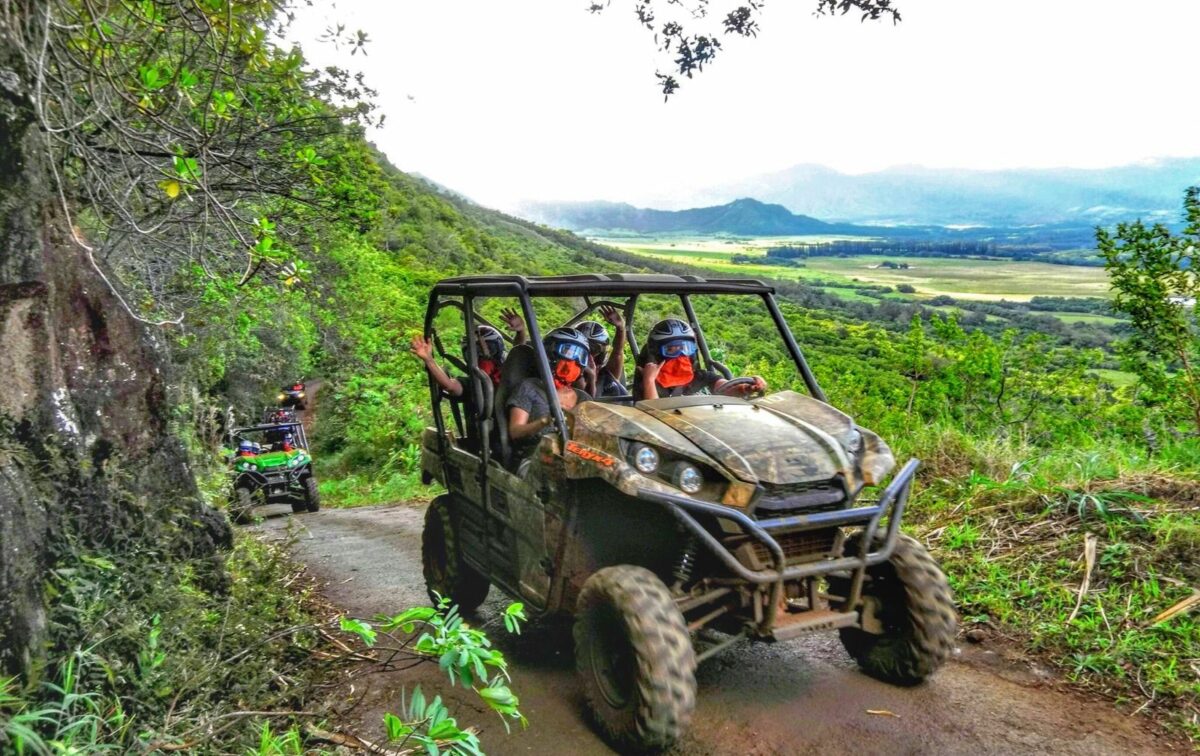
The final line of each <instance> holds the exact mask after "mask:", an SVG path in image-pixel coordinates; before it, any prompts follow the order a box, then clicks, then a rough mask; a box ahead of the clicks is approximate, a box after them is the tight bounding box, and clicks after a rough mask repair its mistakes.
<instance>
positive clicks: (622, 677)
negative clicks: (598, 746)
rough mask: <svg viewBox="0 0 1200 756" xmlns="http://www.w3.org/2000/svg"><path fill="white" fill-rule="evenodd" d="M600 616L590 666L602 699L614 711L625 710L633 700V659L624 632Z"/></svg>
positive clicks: (593, 633) (594, 626)
mask: <svg viewBox="0 0 1200 756" xmlns="http://www.w3.org/2000/svg"><path fill="white" fill-rule="evenodd" d="M605 614H606V613H601V615H600V616H599V617H598V618H597V619H598V621H597V622H594V623H593V624H592V642H591V644H590V646H591V653H590V655H589V656H590V658H589V662H590V664H589V666H590V667H591V670H592V677H593V678H594V679H595V681H596V687H597V688H598V689H599V691H600V695H601V696H603V697H604V700H605V701H607V702H608V705H609V706H612V707H613V708H614V709H624V708H625V707H626V706H627V705H628V704H629V701H630V699H631V698H632V696H633V689H634V684H633V679H634V670H635V664H634V656H633V649H632V648H631V647H630V645H629V640H628V639H627V638H626V637H625V628H624V627H622V625H621V623H620V622H619V621H617V620H616V618H615V617H612V616H604V615H605Z"/></svg>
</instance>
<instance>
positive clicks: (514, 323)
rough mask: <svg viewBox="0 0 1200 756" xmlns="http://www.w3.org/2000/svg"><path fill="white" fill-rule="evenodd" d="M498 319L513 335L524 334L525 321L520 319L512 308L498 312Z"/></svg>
mask: <svg viewBox="0 0 1200 756" xmlns="http://www.w3.org/2000/svg"><path fill="white" fill-rule="evenodd" d="M500 319H501V320H503V321H504V324H505V325H506V326H508V327H509V328H510V329H511V330H512V331H513V333H524V332H525V319H524V318H522V317H521V314H520V313H518V312H517V311H516V310H514V309H513V308H511V307H509V308H506V309H503V310H501V311H500Z"/></svg>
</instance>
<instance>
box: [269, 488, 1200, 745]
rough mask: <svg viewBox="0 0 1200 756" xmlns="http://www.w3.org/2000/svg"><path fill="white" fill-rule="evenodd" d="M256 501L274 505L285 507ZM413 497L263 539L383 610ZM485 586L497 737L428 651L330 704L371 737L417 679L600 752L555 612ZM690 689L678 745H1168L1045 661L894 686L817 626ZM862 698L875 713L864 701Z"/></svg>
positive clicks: (407, 540) (722, 665) (403, 593)
mask: <svg viewBox="0 0 1200 756" xmlns="http://www.w3.org/2000/svg"><path fill="white" fill-rule="evenodd" d="M272 511H274V512H278V513H280V514H281V515H282V513H283V512H284V511H286V508H274V510H267V511H265V512H264V514H271V513H272ZM423 515H424V509H423V508H421V507H412V506H406V505H391V506H384V507H370V508H361V509H342V510H325V511H321V512H318V513H315V514H307V515H301V516H297V517H289V516H276V517H269V518H268V519H267V520H266V521H265V522H264V523H263V524H262V525H259V526H257V529H258V530H259V531H260V532H261V533H262V535H263V536H264V537H266V538H271V539H282V538H286V537H287V534H288V531H289V529H291V530H292V531H293V532H294V535H295V538H296V541H295V546H294V554H295V557H296V558H297V560H298V561H300V562H302V563H304V564H306V565H307V566H308V569H309V571H310V572H311V574H312V575H314V576H315V577H316V578H317V579H318V581H319V582H320V583H321V584H322V590H323V592H324V594H325V596H326V598H327V599H328V600H329V601H330V602H331V603H333V604H334V605H335V606H338V607H342V608H344V609H345V610H346V611H347V612H348V613H351V614H353V615H355V616H361V617H371V616H373V615H375V614H377V613H381V612H388V613H394V612H397V611H399V610H401V609H403V608H405V607H408V606H411V605H416V604H424V603H425V602H426V601H427V598H426V595H425V588H424V584H423V581H422V578H421V554H420V552H421V524H422V518H423ZM505 603H506V599H505V598H504V597H503V596H501V595H498V592H497V591H495V590H494V589H493V593H492V595H491V596H490V597H489V599H488V601H487V603H486V604H485V605H484V606H483V608H482V609H481V611H480V616H479V618H478V620H477V621H478V623H479V624H481V625H483V626H485V627H486V628H487V629H488V630H489V632H490V634H491V636H492V637H493V639H495V640H496V641H497V645H498V646H499V647H500V648H501V649H502V650H503V651H504V652H505V654H506V655H507V656H508V658H509V661H510V664H511V667H512V674H513V689H514V690H515V691H516V692H517V693H518V694H519V695H520V697H521V704H522V705H521V708H522V710H523V711H524V712H525V714H526V715H527V716H528V718H529V722H530V726H529V729H527V730H525V731H514V732H513V733H512V734H511V735H506V734H505V732H504V728H503V727H502V726H501V725H500V724H499V723H498V721H497V719H496V718H495V716H494V715H492V714H490V713H488V712H485V711H484V710H483V709H482V707H480V706H479V705H478V704H477V703H476V702H475V701H474V700H473V697H472V694H464V693H463V691H462V690H461V689H451V688H450V686H449V685H448V683H447V682H446V680H445V678H444V677H442V676H441V674H440V672H439V671H438V670H437V668H436V667H435V666H434V665H424V666H423V667H421V668H419V669H418V670H416V671H415V672H408V673H405V674H404V675H403V676H400V675H363V676H360V677H358V678H357V679H356V680H355V681H354V683H353V685H354V687H353V691H352V693H351V692H350V690H349V687H348V688H347V692H346V696H347V697H353V698H354V699H355V705H354V706H353V708H351V707H350V706H349V705H348V704H347V705H346V709H347V711H348V712H349V713H348V714H347V716H348V717H350V719H351V720H352V723H353V720H358V723H357V726H358V727H359V728H360V729H359V730H357V731H358V732H359V733H360V734H362V735H364V736H366V735H375V734H378V732H379V728H380V726H379V722H380V721H381V717H382V715H383V712H384V711H386V710H393V711H394V710H396V709H398V707H399V701H400V693H401V689H402V688H406V689H408V690H411V689H412V687H413V686H414V685H416V684H420V685H421V686H422V688H423V690H425V691H426V692H430V691H437V692H439V693H441V694H442V696H443V697H444V698H446V699H448V704H449V706H450V708H451V709H452V711H454V712H455V714H456V715H457V716H458V718H459V722H460V724H474V725H477V726H479V727H480V728H481V729H482V730H483V732H482V734H481V737H482V740H483V742H484V745H485V748H486V750H487V752H488V753H490V754H517V753H521V754H572V756H590V755H591V754H608V753H612V751H611V750H610V749H609V748H608V747H607V746H606V745H605V744H604V742H603V741H601V740H600V739H599V737H598V736H597V735H596V734H595V733H594V731H593V729H592V728H591V727H590V726H589V724H588V722H587V720H586V717H585V716H584V714H583V701H582V697H581V696H580V693H579V691H578V689H577V687H576V684H575V679H574V667H573V662H572V656H571V640H570V628H569V626H567V625H565V624H563V623H561V622H550V621H541V622H535V623H532V624H531V625H530V626H529V627H528V628H527V629H526V631H525V632H524V634H522V635H521V636H520V637H512V636H506V634H505V633H504V629H503V625H502V624H501V622H500V620H499V610H500V609H501V608H502V607H503V606H504V605H505ZM698 678H699V685H700V690H699V703H698V706H697V709H696V715H695V719H694V723H693V726H692V731H691V733H690V734H689V735H688V737H687V738H686V739H685V740H684V741H683V742H682V743H681V744H680V745H679V746H678V747H677V749H676V751H677V752H678V753H685V754H713V755H715V754H763V755H765V754H797V753H804V752H810V751H812V752H818V751H819V752H821V753H829V754H842V753H845V754H856V755H857V756H862V755H864V754H889V755H893V756H894V755H896V754H917V753H920V754H1051V753H1053V754H1080V755H1082V754H1088V755H1092V754H1151V753H1163V752H1166V751H1171V750H1175V749H1179V750H1182V749H1183V747H1184V746H1183V745H1182V744H1181V743H1178V742H1176V741H1173V740H1170V739H1167V738H1165V737H1163V736H1162V735H1159V734H1156V733H1154V732H1152V731H1151V729H1150V727H1149V725H1148V723H1147V722H1146V721H1145V720H1143V719H1140V718H1131V717H1129V716H1126V715H1124V714H1121V713H1119V712H1117V711H1116V710H1115V709H1114V708H1113V707H1112V706H1111V705H1110V704H1107V703H1104V702H1097V701H1089V700H1086V699H1083V698H1080V697H1078V696H1076V695H1074V694H1072V693H1070V692H1064V691H1062V690H1059V689H1057V688H1056V687H1055V686H1054V685H1053V683H1052V680H1051V677H1050V675H1049V673H1047V672H1045V671H1039V670H1037V669H1036V668H1032V667H1030V666H1029V665H1027V664H1021V663H1014V662H1010V661H1005V660H1003V659H1001V658H999V656H998V655H997V654H995V653H994V652H991V651H988V650H987V644H985V645H984V647H983V649H982V650H981V649H980V648H978V647H972V648H969V649H964V652H963V653H962V654H960V655H959V656H958V658H956V659H955V660H954V661H953V662H951V663H950V664H948V665H947V666H946V667H945V668H943V669H942V670H941V671H940V672H939V673H938V674H937V675H936V676H935V677H934V678H933V679H931V680H930V681H929V682H928V683H926V684H925V685H922V686H919V687H917V688H908V689H901V688H895V687H891V686H888V685H885V684H883V683H880V682H877V681H875V680H872V679H870V678H868V677H866V676H864V675H862V674H860V673H859V672H858V671H857V670H856V668H855V666H854V664H853V663H852V662H851V661H850V660H849V658H848V657H847V656H846V654H845V652H844V651H843V650H842V648H841V646H840V645H839V643H838V641H837V638H836V636H835V635H834V634H832V633H822V634H818V635H813V636H811V637H808V638H803V639H799V640H796V641H793V642H790V643H786V644H778V645H765V644H753V645H751V644H746V645H742V646H740V647H734V648H732V649H730V650H729V651H727V652H725V653H724V654H723V655H721V656H718V657H716V658H714V659H711V660H709V661H708V662H706V663H705V664H703V665H702V666H701V667H700V670H699V673H698ZM868 710H872V711H876V712H880V711H882V712H890V713H882V714H880V713H877V714H872V713H869V712H868Z"/></svg>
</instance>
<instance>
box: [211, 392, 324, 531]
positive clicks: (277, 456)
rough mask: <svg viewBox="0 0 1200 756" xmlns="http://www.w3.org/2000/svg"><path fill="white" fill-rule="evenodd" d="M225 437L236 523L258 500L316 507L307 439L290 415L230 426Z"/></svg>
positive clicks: (317, 496)
mask: <svg viewBox="0 0 1200 756" xmlns="http://www.w3.org/2000/svg"><path fill="white" fill-rule="evenodd" d="M281 412H286V410H281ZM229 440H230V445H231V446H232V447H233V448H234V452H233V454H232V456H231V457H230V460H229V465H230V472H231V475H232V477H233V499H232V503H231V505H230V510H231V513H232V515H233V519H234V520H235V521H237V522H245V521H246V520H248V519H249V517H250V512H251V510H252V509H253V508H254V507H256V506H260V505H263V504H276V503H284V504H291V506H292V511H293V512H316V511H317V510H318V509H320V508H321V496H320V493H319V492H318V490H317V479H316V477H315V476H314V475H313V464H312V457H311V456H310V454H309V451H308V437H307V436H306V435H305V433H304V425H303V424H302V423H300V422H299V421H297V420H296V419H295V416H294V415H293V416H292V419H291V420H284V421H282V422H269V423H264V424H262V425H253V426H249V427H246V428H234V429H233V430H232V431H230V434H229Z"/></svg>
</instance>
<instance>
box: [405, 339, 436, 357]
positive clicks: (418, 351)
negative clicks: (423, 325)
mask: <svg viewBox="0 0 1200 756" xmlns="http://www.w3.org/2000/svg"><path fill="white" fill-rule="evenodd" d="M408 348H409V349H410V350H411V351H412V353H413V354H415V355H416V356H417V357H418V358H420V359H421V360H423V361H429V360H431V359H433V344H432V343H430V342H428V341H426V340H425V339H424V338H422V337H421V335H420V334H418V335H416V336H413V338H412V342H411V343H410V344H409V347H408Z"/></svg>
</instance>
